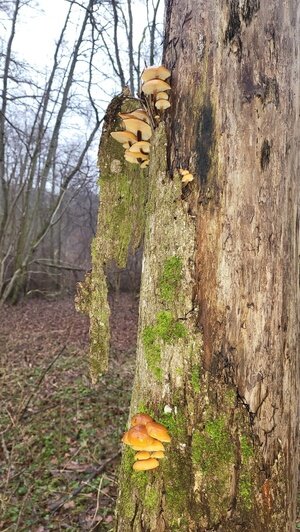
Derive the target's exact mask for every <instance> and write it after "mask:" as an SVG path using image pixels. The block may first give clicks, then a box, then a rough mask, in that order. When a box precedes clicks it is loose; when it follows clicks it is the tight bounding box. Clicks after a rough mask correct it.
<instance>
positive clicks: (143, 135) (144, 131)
mask: <svg viewBox="0 0 300 532" xmlns="http://www.w3.org/2000/svg"><path fill="white" fill-rule="evenodd" d="M123 122H124V126H125V129H126V131H130V132H131V133H133V134H134V135H135V136H136V137H137V140H138V141H140V140H149V139H150V137H151V135H152V130H151V127H150V126H149V124H146V122H143V120H139V119H138V118H128V119H125V120H124V121H123Z"/></svg>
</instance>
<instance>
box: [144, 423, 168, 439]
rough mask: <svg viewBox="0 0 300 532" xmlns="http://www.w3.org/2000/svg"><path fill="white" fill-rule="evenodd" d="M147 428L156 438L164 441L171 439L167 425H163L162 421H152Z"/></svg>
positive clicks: (150, 434)
mask: <svg viewBox="0 0 300 532" xmlns="http://www.w3.org/2000/svg"><path fill="white" fill-rule="evenodd" d="M146 430H147V432H148V434H149V436H152V438H155V439H156V440H159V441H163V442H170V441H171V437H170V435H169V434H168V431H167V429H166V427H164V425H161V424H160V423H156V422H155V421H150V422H149V423H147V425H146Z"/></svg>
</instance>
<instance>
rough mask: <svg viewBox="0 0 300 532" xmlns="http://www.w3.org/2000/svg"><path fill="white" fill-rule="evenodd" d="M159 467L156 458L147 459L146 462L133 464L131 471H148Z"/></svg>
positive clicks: (139, 461) (140, 461) (141, 461)
mask: <svg viewBox="0 0 300 532" xmlns="http://www.w3.org/2000/svg"><path fill="white" fill-rule="evenodd" d="M158 466H159V461H158V460H156V458H148V460H138V461H137V462H134V464H133V469H134V470H135V471H148V470H149V469H155V468H156V467H158Z"/></svg>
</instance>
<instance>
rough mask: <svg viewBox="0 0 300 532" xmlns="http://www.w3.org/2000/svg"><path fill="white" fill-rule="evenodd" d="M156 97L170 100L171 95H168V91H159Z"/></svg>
mask: <svg viewBox="0 0 300 532" xmlns="http://www.w3.org/2000/svg"><path fill="white" fill-rule="evenodd" d="M156 99H157V100H168V99H169V96H168V95H167V93H166V92H158V93H157V95H156Z"/></svg>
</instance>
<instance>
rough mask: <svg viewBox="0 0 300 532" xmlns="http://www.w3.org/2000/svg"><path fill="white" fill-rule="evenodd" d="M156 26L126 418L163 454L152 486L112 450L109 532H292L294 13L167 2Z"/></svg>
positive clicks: (238, 2)
mask: <svg viewBox="0 0 300 532" xmlns="http://www.w3.org/2000/svg"><path fill="white" fill-rule="evenodd" d="M166 21H167V26H166V37H165V54H164V63H165V64H166V66H167V67H169V68H170V69H171V70H172V78H171V84H172V98H171V102H172V107H171V111H170V114H169V117H168V118H167V120H166V123H165V124H161V125H160V127H159V128H158V130H156V132H155V135H154V136H153V139H152V143H153V146H152V151H151V153H152V155H151V163H150V170H149V200H148V207H147V220H146V232H145V251H144V267H143V274H142V287H141V300H140V323H139V338H138V350H137V367H136V376H135V382H134V390H133V397H132V405H131V413H135V412H137V411H141V410H142V411H146V412H148V413H150V414H153V415H154V416H155V418H156V419H157V420H159V421H161V422H163V423H164V424H165V425H166V426H168V428H169V430H170V432H171V434H172V442H171V444H170V446H169V448H168V452H167V456H166V458H165V460H164V461H162V463H161V466H160V467H159V468H158V469H157V470H155V471H154V472H145V473H134V472H133V470H132V463H133V455H132V452H131V450H130V449H128V448H126V449H125V450H124V453H123V460H122V467H121V475H120V490H119V500H118V507H117V525H116V530H117V531H119V532H126V531H143V532H147V531H156V532H160V531H168V530H171V531H175V530H178V531H180V532H183V531H208V530H218V531H221V530H222V531H228V532H229V531H230V532H232V531H236V530H243V531H245V530H247V531H258V530H268V531H271V530H272V531H278V532H281V531H287V532H292V531H293V525H294V520H295V502H296V472H297V404H298V400H297V391H298V389H299V378H298V377H299V372H298V363H297V349H298V347H297V346H298V338H299V336H298V332H299V329H298V316H297V305H298V303H299V298H298V295H299V294H298V291H297V290H298V288H297V286H298V269H297V268H298V266H297V259H298V254H299V248H298V236H299V212H298V211H297V209H298V202H299V140H300V137H299V103H300V97H299V96H300V95H299V82H300V72H299V68H300V62H299V51H300V50H299V42H300V37H299V4H298V2H297V1H296V0H287V1H286V2H273V3H270V2H259V0H253V1H252V0H230V1H227V2H220V1H217V2H210V1H208V0H200V1H199V0H189V1H187V0H172V1H169V3H168V5H167V12H166ZM179 168H188V169H189V170H190V171H191V172H192V173H193V174H194V177H195V179H194V181H193V182H192V183H191V184H189V185H188V186H187V187H185V188H184V189H183V188H182V184H181V178H180V175H179V173H178V169H179Z"/></svg>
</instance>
